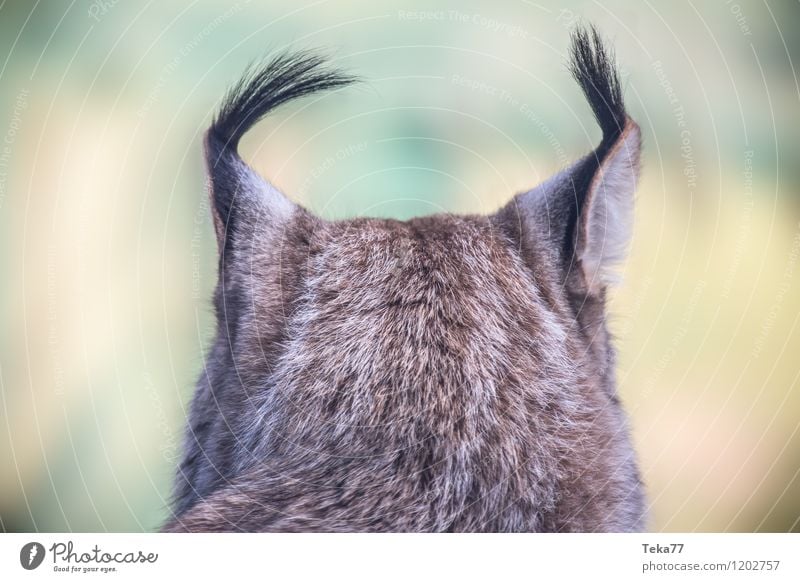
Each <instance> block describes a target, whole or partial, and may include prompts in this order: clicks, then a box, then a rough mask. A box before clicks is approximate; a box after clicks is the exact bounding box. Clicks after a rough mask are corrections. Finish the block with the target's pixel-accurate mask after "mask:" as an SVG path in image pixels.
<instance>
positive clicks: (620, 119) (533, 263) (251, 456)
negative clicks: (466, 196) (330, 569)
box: [176, 29, 642, 531]
mask: <svg viewBox="0 0 800 582" xmlns="http://www.w3.org/2000/svg"><path fill="white" fill-rule="evenodd" d="M571 70H572V73H573V75H574V77H575V79H576V80H577V82H578V84H579V85H580V87H581V89H582V90H583V92H584V94H585V95H586V97H587V99H588V101H589V104H590V106H591V108H592V110H593V112H594V115H595V117H596V119H597V121H598V123H599V125H600V127H601V129H602V132H603V137H602V141H601V142H600V144H599V146H598V147H597V148H596V149H595V150H594V151H593V152H591V153H589V154H587V155H585V156H584V157H582V158H580V159H579V160H578V161H576V162H575V163H574V164H572V165H571V166H569V167H568V168H565V169H564V170H563V171H562V172H560V173H559V174H557V175H555V176H553V177H552V178H551V179H549V180H547V181H546V182H544V183H543V184H541V185H539V186H537V187H535V188H533V189H532V190H530V191H527V192H523V193H520V194H518V195H516V196H515V197H513V198H512V199H511V201H510V202H509V203H508V204H507V205H506V206H504V207H503V208H501V209H500V210H499V211H497V212H496V213H494V214H492V215H490V216H456V215H451V214H440V215H434V216H426V217H421V218H415V219H412V220H409V221H405V222H401V221H397V220H388V219H376V218H357V219H352V220H340V221H329V220H323V219H322V218H320V217H318V216H315V215H313V214H312V213H311V212H309V211H308V210H306V209H304V208H303V207H301V206H300V205H298V204H297V203H295V202H292V201H291V199H290V197H287V196H285V195H284V194H283V193H281V192H280V191H278V190H277V189H276V188H275V187H273V186H272V185H271V184H270V183H269V182H267V181H265V180H264V179H263V178H262V177H260V176H259V175H258V174H256V173H255V172H254V171H253V170H252V169H251V168H250V167H249V166H248V165H247V164H246V163H244V162H243V161H242V159H241V158H240V157H239V155H238V153H237V144H238V141H239V139H240V137H241V136H242V135H243V134H244V133H245V131H246V130H247V129H248V128H249V127H250V126H252V125H253V124H254V123H255V122H256V121H258V120H259V119H261V118H262V117H263V116H265V115H266V114H267V113H268V112H269V111H271V110H272V109H274V108H275V107H277V106H278V105H280V104H282V103H284V102H286V101H288V100H291V99H294V98H297V97H301V96H303V95H306V94H310V93H312V92H316V91H319V90H323V89H331V88H338V87H343V86H345V85H347V84H349V83H351V82H352V81H353V78H351V77H349V76H346V75H343V74H341V73H338V72H336V71H332V70H330V69H328V68H326V67H325V65H324V62H323V60H322V59H321V58H319V57H318V56H315V55H313V54H310V53H301V54H291V55H290V54H283V55H281V56H278V57H276V58H275V59H273V60H272V61H271V62H270V63H269V64H268V65H267V66H265V67H264V68H263V69H260V70H258V71H255V72H254V73H252V74H250V75H248V76H247V77H246V78H245V79H244V80H243V81H242V82H241V83H240V84H239V85H238V86H237V87H236V88H234V90H233V91H232V92H231V93H230V94H229V96H228V97H227V99H226V100H225V102H224V105H223V107H222V109H221V112H220V114H219V115H218V117H217V118H216V120H215V121H214V123H213V125H212V127H211V128H210V130H209V131H208V134H207V138H206V154H207V160H208V167H209V173H210V176H211V184H212V190H211V197H212V203H213V204H212V207H213V216H214V224H215V229H216V236H217V241H218V244H219V283H218V287H217V290H216V295H215V307H216V313H217V320H218V322H217V325H218V332H217V338H216V341H215V343H214V346H213V348H212V351H211V354H210V356H209V359H208V363H207V366H206V372H205V373H204V375H203V377H202V378H201V381H200V384H199V387H198V391H197V395H196V398H195V403H194V406H193V409H192V415H191V425H190V431H189V437H188V444H187V451H186V456H185V458H184V461H183V463H182V465H181V472H180V477H179V483H178V490H177V494H178V495H177V503H176V515H178V522H179V523H183V524H184V527H186V528H188V529H215V528H218V529H283V530H293V529H306V530H307V529H324V530H337V531H338V530H347V531H351V530H381V529H393V530H478V529H495V530H548V529H552V530H555V529H635V528H636V527H640V526H641V518H642V517H641V516H642V510H641V496H640V494H639V490H638V478H637V477H636V471H635V466H634V464H633V460H632V455H631V454H630V451H629V449H628V446H627V440H626V439H627V437H626V433H625V429H624V419H623V417H622V416H621V412H620V411H619V406H618V403H617V399H616V392H615V385H614V374H613V352H612V348H611V345H610V340H609V335H608V332H607V331H606V326H605V293H606V289H607V286H608V285H609V284H610V283H611V282H612V280H613V272H614V267H615V266H616V265H617V264H618V262H619V261H620V260H621V259H622V258H624V256H625V250H626V246H627V244H628V240H629V237H630V231H631V221H632V214H633V197H634V189H635V187H636V181H637V176H638V172H639V150H640V131H639V128H638V126H637V125H636V123H634V122H633V121H632V120H631V119H630V118H629V117H628V116H627V114H626V112H625V109H624V105H623V99H622V92H621V88H620V84H619V79H618V77H617V74H616V72H615V70H614V67H613V60H612V58H611V57H610V55H609V53H608V51H607V50H606V49H604V47H603V45H602V43H601V41H600V39H599V37H598V35H597V33H596V32H595V31H594V30H593V29H592V30H590V31H588V32H587V31H583V30H578V31H577V32H576V33H575V34H574V37H573V43H572V53H571ZM593 496H594V497H596V500H595V501H594V502H592V503H589V501H590V500H591V499H592V498H593ZM198 500H199V501H198ZM582 503H583V504H584V505H585V506H584V507H581V505H580V504H582ZM626 503H627V505H626ZM190 508H192V509H190ZM187 510H188V511H187ZM181 520H182V521H181ZM587 523H588V524H590V525H589V526H587ZM185 524H189V525H185ZM220 524H222V525H220ZM591 524H593V525H591Z"/></svg>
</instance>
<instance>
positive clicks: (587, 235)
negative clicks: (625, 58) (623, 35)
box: [496, 29, 641, 294]
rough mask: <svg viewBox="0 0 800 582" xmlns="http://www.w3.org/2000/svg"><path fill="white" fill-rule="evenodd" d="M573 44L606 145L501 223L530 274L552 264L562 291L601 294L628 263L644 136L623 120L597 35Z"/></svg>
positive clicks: (574, 65) (522, 198)
mask: <svg viewBox="0 0 800 582" xmlns="http://www.w3.org/2000/svg"><path fill="white" fill-rule="evenodd" d="M572 42H573V44H572V62H571V69H572V73H573V76H574V77H575V78H576V80H577V81H578V83H579V85H580V86H581V89H582V90H583V92H584V94H585V95H586V98H587V99H588V101H589V105H590V106H591V108H592V110H593V112H594V115H595V118H596V119H597V121H598V123H599V125H600V127H601V129H602V130H603V139H602V141H601V142H600V145H598V147H597V148H596V149H595V151H594V152H592V153H591V154H589V155H587V156H585V157H583V158H582V159H580V160H578V161H577V162H575V163H574V164H572V166H570V167H568V168H566V169H565V170H563V171H562V172H560V173H558V174H556V175H555V176H553V177H552V178H550V179H549V180H547V181H546V182H544V183H543V184H540V185H539V186H538V187H536V188H534V189H533V190H531V191H529V192H525V193H522V194H519V195H518V196H516V197H515V198H514V200H512V202H511V203H510V204H509V205H508V206H506V207H505V208H503V209H501V210H500V212H498V214H497V215H496V220H498V221H499V222H500V223H501V224H505V225H506V226H507V227H508V228H510V231H511V232H512V234H513V235H516V238H518V242H519V243H520V248H521V251H522V255H523V258H524V259H525V260H526V261H527V262H528V263H529V266H530V267H531V268H532V269H535V268H537V264H536V262H537V261H542V260H548V261H549V263H551V264H552V263H555V264H556V265H557V267H558V268H559V269H560V270H561V272H562V278H563V282H564V283H568V284H570V285H579V286H580V287H581V289H580V290H582V291H585V292H587V293H591V294H600V293H602V291H603V289H604V288H605V287H606V286H607V285H608V284H609V283H611V282H613V281H614V267H615V266H616V265H617V264H618V263H619V262H620V261H621V260H622V259H624V258H625V256H626V250H627V246H628V242H629V240H630V236H631V229H632V223H633V202H634V192H635V190H636V184H637V181H638V177H639V165H640V164H639V159H640V151H641V132H640V130H639V126H638V125H637V124H636V123H635V122H634V121H633V120H632V119H631V118H630V117H628V115H627V114H626V113H625V107H624V104H623V100H622V91H621V89H620V82H619V77H618V75H617V73H616V70H615V68H614V65H613V60H612V57H611V56H610V55H609V53H608V51H607V50H606V49H605V48H604V46H603V44H602V42H601V39H600V37H599V35H598V33H597V31H595V30H594V29H590V30H589V31H585V30H582V29H579V30H577V31H576V32H575V33H574V34H573V39H572ZM543 250H546V254H547V257H544V256H543V254H544V253H543Z"/></svg>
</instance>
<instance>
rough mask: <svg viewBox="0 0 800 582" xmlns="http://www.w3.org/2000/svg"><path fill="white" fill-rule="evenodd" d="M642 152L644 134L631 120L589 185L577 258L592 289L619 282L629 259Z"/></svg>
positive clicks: (580, 222)
mask: <svg viewBox="0 0 800 582" xmlns="http://www.w3.org/2000/svg"><path fill="white" fill-rule="evenodd" d="M640 151H641V131H640V130H639V126H638V125H636V123H634V122H633V121H631V120H628V122H627V123H626V125H625V129H624V130H623V131H622V134H621V135H620V136H619V138H618V140H617V142H616V143H615V144H614V145H613V147H612V148H611V150H610V151H609V152H608V153H607V154H606V156H605V159H604V160H602V162H601V163H600V165H599V167H598V168H597V170H596V171H595V173H594V176H593V177H592V179H591V181H590V182H589V187H588V191H587V193H586V195H585V197H584V203H583V208H582V209H581V212H580V213H579V217H578V218H579V223H578V225H577V229H576V233H575V237H576V240H575V258H576V259H577V261H578V263H579V266H580V268H581V272H582V274H583V277H584V280H585V282H586V285H587V287H588V288H589V289H590V290H594V291H597V290H599V289H600V288H602V287H603V286H606V285H608V284H611V283H614V282H616V280H617V278H616V276H615V271H614V268H615V267H617V266H618V265H619V263H620V262H622V261H623V260H624V259H625V258H626V257H627V254H628V252H627V251H628V243H629V242H630V238H631V233H632V230H633V209H634V194H635V192H636V185H637V183H638V180H639V157H640Z"/></svg>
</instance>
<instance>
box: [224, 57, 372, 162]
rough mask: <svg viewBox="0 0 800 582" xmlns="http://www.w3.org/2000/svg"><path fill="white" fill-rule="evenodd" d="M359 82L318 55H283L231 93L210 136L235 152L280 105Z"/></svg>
mask: <svg viewBox="0 0 800 582" xmlns="http://www.w3.org/2000/svg"><path fill="white" fill-rule="evenodd" d="M356 80H357V78H356V77H353V76H351V75H346V74H344V73H341V72H339V71H336V70H334V69H330V68H328V67H326V66H325V58H324V57H322V56H321V55H318V54H316V53H313V52H309V51H300V52H283V53H280V54H278V55H276V56H275V57H273V58H272V59H271V60H270V61H269V62H268V63H267V64H266V65H263V66H260V67H257V68H255V67H252V68H251V69H250V70H249V71H247V72H246V73H245V74H244V76H243V77H242V79H241V80H240V81H239V82H238V83H237V84H236V85H235V86H234V87H233V88H232V89H231V90H230V91H229V92H228V94H227V95H226V96H225V100H224V101H223V103H222V107H220V110H219V114H218V115H217V117H216V119H215V120H214V123H213V124H212V125H211V128H210V130H209V133H212V134H214V136H216V137H217V138H218V139H219V140H221V141H222V143H223V144H224V146H225V148H230V149H234V150H235V149H236V147H237V145H238V143H239V139H241V137H242V136H243V135H244V134H245V132H247V130H248V129H250V127H252V126H253V125H254V124H255V123H257V122H258V121H259V120H260V119H261V118H263V117H264V116H265V115H267V114H268V113H269V112H270V111H271V110H273V109H275V108H276V107H278V106H279V105H282V104H283V103H286V102H287V101H291V100H292V99H297V98H299V97H304V96H306V95H310V94H312V93H316V92H317V91H324V90H327V89H335V88H338V87H343V86H345V85H349V84H350V83H353V82H355V81H356Z"/></svg>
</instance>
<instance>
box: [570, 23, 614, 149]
mask: <svg viewBox="0 0 800 582" xmlns="http://www.w3.org/2000/svg"><path fill="white" fill-rule="evenodd" d="M570 71H571V72H572V76H573V77H575V80H576V81H577V82H578V84H579V85H580V87H581V89H582V90H583V94H584V95H585V96H586V99H587V100H588V101H589V105H590V106H591V108H592V111H593V112H594V115H595V117H596V118H597V123H598V124H599V125H600V128H601V129H602V130H603V145H608V144H612V143H614V142H616V140H617V138H618V137H619V135H620V134H621V133H622V131H623V129H624V128H625V122H626V119H627V115H626V113H625V104H624V101H623V99H622V89H621V87H620V80H619V75H618V73H617V70H616V67H615V63H614V53H613V50H612V49H609V48H606V47H605V46H604V45H603V40H602V38H601V37H600V33H598V32H597V29H596V28H595V27H594V26H590V27H589V28H588V29H586V28H580V27H579V28H576V29H575V31H574V32H573V33H572V47H571V50H570Z"/></svg>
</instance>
